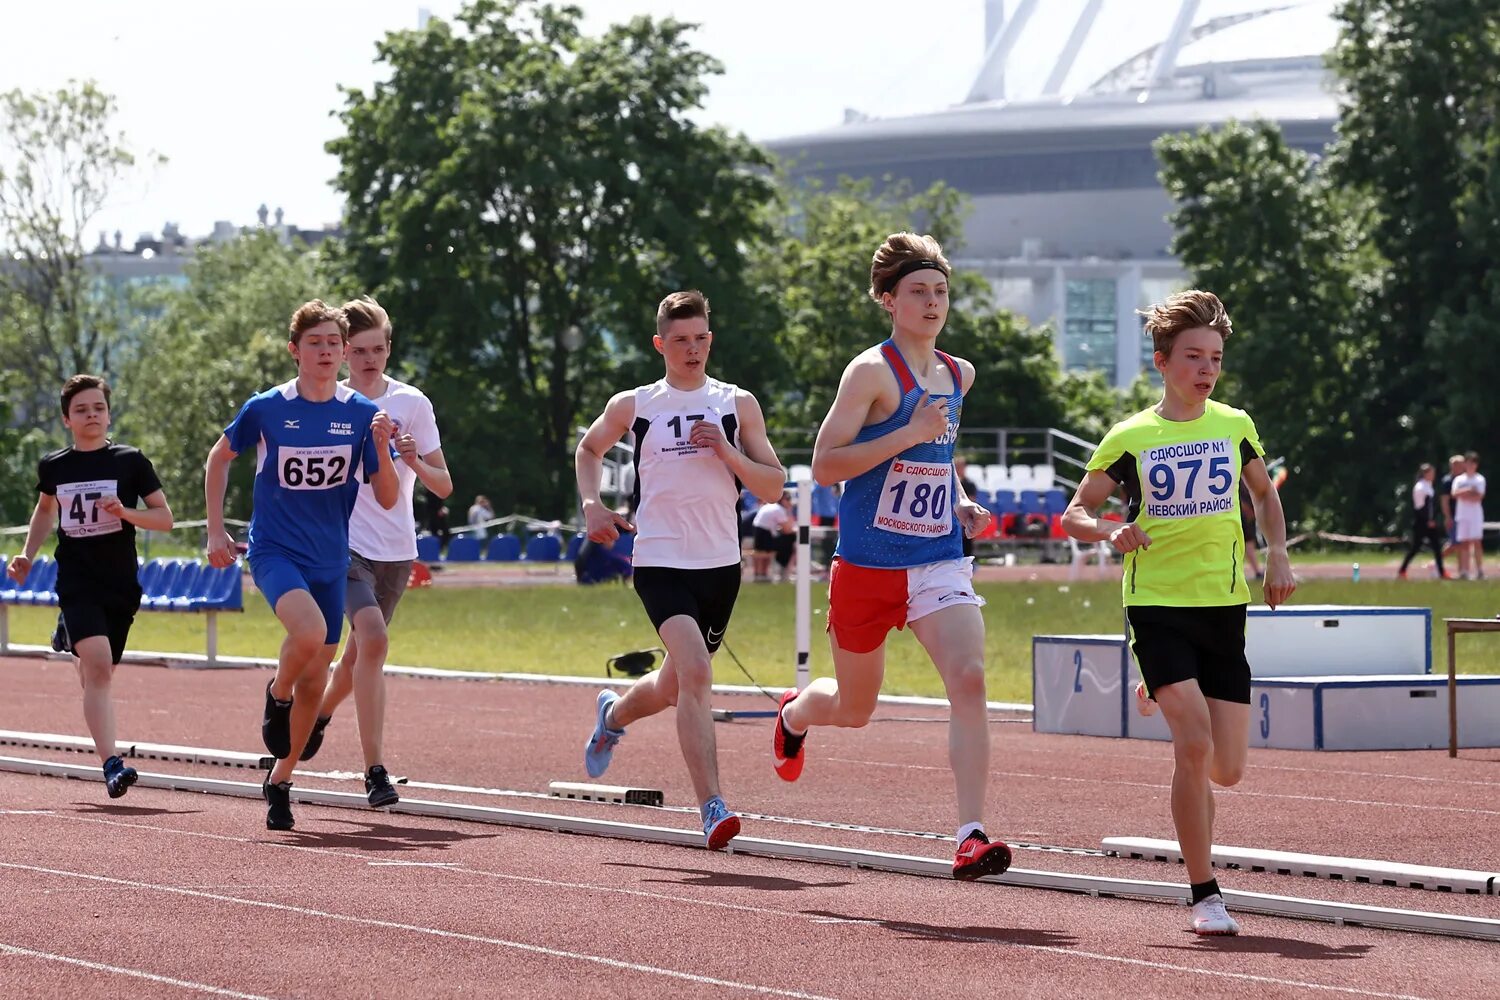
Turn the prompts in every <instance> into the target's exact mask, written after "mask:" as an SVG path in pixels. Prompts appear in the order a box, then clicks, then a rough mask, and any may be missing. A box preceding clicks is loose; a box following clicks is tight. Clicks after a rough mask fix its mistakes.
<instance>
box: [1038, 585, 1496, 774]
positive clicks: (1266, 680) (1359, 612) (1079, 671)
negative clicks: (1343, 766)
mask: <svg viewBox="0 0 1500 1000" xmlns="http://www.w3.org/2000/svg"><path fill="white" fill-rule="evenodd" d="M1430 629H1431V612H1430V611H1428V609H1426V608H1342V607H1331V606H1319V607H1312V606H1303V607H1300V608H1289V609H1284V610H1280V611H1275V612H1272V611H1271V610H1270V609H1269V608H1264V607H1252V608H1251V609H1250V610H1249V615H1248V619H1247V624H1246V643H1245V644H1246V655H1247V657H1248V658H1249V660H1250V667H1251V672H1252V681H1251V694H1250V710H1251V718H1250V745H1251V746H1256V747H1271V748H1277V749H1286V750H1418V749H1428V748H1436V747H1444V746H1446V745H1447V739H1448V715H1447V708H1448V702H1447V695H1446V686H1447V679H1446V678H1441V677H1433V676H1431V674H1430V670H1431V649H1432V643H1431V632H1430ZM1139 680H1140V673H1139V670H1138V669H1137V667H1136V664H1135V662H1134V658H1133V657H1132V656H1131V655H1130V650H1129V647H1128V644H1127V642H1126V640H1125V637H1124V636H1119V635H1049V636H1036V637H1035V638H1034V639H1033V641H1032V701H1033V704H1034V706H1035V712H1034V719H1035V721H1034V724H1033V725H1034V727H1035V729H1036V731H1037V732H1042V733H1073V734H1078V735H1086V736H1113V737H1122V736H1124V737H1132V738H1136V739H1155V740H1166V739H1170V733H1169V732H1168V729H1167V724H1166V722H1165V721H1164V720H1163V719H1162V717H1161V714H1160V713H1156V714H1154V715H1151V716H1142V715H1140V714H1139V712H1138V711H1137V710H1136V705H1135V687H1136V684H1137V682H1138V681H1139ZM1458 684H1459V691H1458V717H1459V733H1460V735H1461V738H1462V745H1463V746H1465V747H1494V746H1500V676H1466V677H1460V678H1459V679H1458Z"/></svg>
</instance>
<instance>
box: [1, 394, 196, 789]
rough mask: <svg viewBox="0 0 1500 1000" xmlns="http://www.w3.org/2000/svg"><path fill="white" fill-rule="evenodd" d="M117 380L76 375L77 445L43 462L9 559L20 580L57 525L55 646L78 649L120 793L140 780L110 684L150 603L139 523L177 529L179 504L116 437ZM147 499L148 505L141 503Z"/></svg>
mask: <svg viewBox="0 0 1500 1000" xmlns="http://www.w3.org/2000/svg"><path fill="white" fill-rule="evenodd" d="M109 396H110V389H109V383H108V382H106V381H105V380H104V379H102V378H100V377H99V376H97V375H74V376H73V377H72V378H70V379H68V380H67V381H66V382H64V383H63V387H62V418H63V426H64V427H66V428H67V429H68V430H69V431H70V432H71V433H72V435H73V444H72V446H71V447H68V448H64V449H62V450H61V451H54V452H51V453H50V454H48V455H45V456H43V458H42V460H41V462H39V463H38V464H37V473H36V480H37V485H36V491H37V500H36V509H35V510H34V511H32V514H31V527H30V530H28V531H27V532H26V545H25V548H24V549H23V550H22V553H21V554H20V555H18V556H16V557H15V558H14V559H12V560H11V561H10V568H9V572H10V577H11V579H12V580H15V581H16V582H17V583H20V582H22V581H23V580H25V579H26V574H28V573H30V572H31V562H32V560H33V559H35V558H36V553H37V549H39V548H41V545H42V539H43V538H45V537H46V536H47V534H48V532H50V531H51V530H52V525H53V522H54V520H55V521H56V522H57V552H56V556H55V558H56V559H57V584H56V590H57V599H58V607H59V609H60V610H61V614H59V615H58V617H57V631H56V632H55V633H54V634H53V636H52V648H53V649H55V650H57V651H58V652H60V653H72V654H73V666H74V667H75V668H76V669H77V670H78V682H79V683H80V684H81V685H82V686H83V718H84V721H85V722H87V723H88V727H89V735H90V736H92V737H93V738H94V750H95V751H96V752H97V753H98V754H99V758H100V759H101V760H103V761H104V784H105V787H106V788H107V789H108V791H109V797H110V798H112V799H117V798H119V797H120V796H122V795H124V794H125V792H126V791H127V790H128V789H129V788H130V786H131V785H133V784H135V780H136V773H135V768H133V767H126V766H125V761H124V760H122V759H121V758H120V756H119V755H118V753H117V749H116V747H115V706H114V701H113V699H112V698H111V696H110V683H111V681H112V680H113V679H114V674H115V667H116V666H117V665H118V664H119V662H120V657H122V656H123V655H124V654H125V641H126V639H127V638H129V636H130V625H131V623H132V622H133V621H134V620H135V613H136V611H137V610H138V609H139V608H140V606H141V585H140V583H139V582H138V581H137V579H136V563H135V558H136V557H135V529H136V528H137V527H141V528H145V529H146V530H148V531H171V530H172V510H171V508H170V507H168V506H167V498H166V496H165V494H163V493H162V490H161V481H160V480H159V479H157V478H156V469H155V468H153V467H152V465H151V462H150V460H149V459H147V458H146V456H145V455H142V454H141V453H140V452H139V451H137V450H136V449H134V448H130V447H127V446H125V445H122V444H115V443H114V442H112V441H110V440H109V437H108V434H109ZM140 500H144V501H145V504H146V506H145V508H144V509H138V508H137V507H136V502H137V501H140Z"/></svg>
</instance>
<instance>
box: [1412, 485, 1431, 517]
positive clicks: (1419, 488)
mask: <svg viewBox="0 0 1500 1000" xmlns="http://www.w3.org/2000/svg"><path fill="white" fill-rule="evenodd" d="M1432 494H1433V489H1432V484H1431V483H1429V482H1428V481H1427V480H1425V479H1418V480H1417V481H1416V482H1415V483H1413V484H1412V487H1411V506H1412V510H1417V511H1419V510H1421V509H1422V508H1424V507H1426V506H1427V502H1428V501H1429V500H1431V499H1432Z"/></svg>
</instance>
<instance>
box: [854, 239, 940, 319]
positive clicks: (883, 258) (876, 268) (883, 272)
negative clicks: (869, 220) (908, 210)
mask: <svg viewBox="0 0 1500 1000" xmlns="http://www.w3.org/2000/svg"><path fill="white" fill-rule="evenodd" d="M920 264H927V265H928V266H930V267H936V268H937V270H939V271H942V272H943V276H944V277H952V275H953V267H952V265H950V264H949V263H948V258H947V257H944V256H943V248H942V245H941V244H939V243H938V241H937V240H935V239H933V238H932V237H931V236H925V235H924V236H918V235H917V234H916V233H892V234H891V235H889V236H887V237H886V238H885V242H884V243H882V244H880V247H879V248H878V249H877V250H876V251H875V256H874V258H873V259H871V261H870V298H871V299H873V300H875V301H876V302H879V301H880V298H881V296H883V295H885V294H886V293H887V292H894V291H895V290H896V285H897V284H898V283H899V282H900V281H901V279H902V278H903V277H905V275H904V274H902V268H905V267H908V265H920ZM918 269H919V268H917V267H912V268H911V270H918ZM907 273H910V271H908V272H907Z"/></svg>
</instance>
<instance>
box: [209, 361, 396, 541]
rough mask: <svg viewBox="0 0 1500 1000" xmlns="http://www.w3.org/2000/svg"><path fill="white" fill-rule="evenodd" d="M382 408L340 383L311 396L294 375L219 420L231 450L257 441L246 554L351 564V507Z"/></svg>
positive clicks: (371, 464) (371, 461)
mask: <svg viewBox="0 0 1500 1000" xmlns="http://www.w3.org/2000/svg"><path fill="white" fill-rule="evenodd" d="M378 412H379V409H378V408H377V407H376V406H375V404H374V403H372V402H370V401H369V400H368V399H366V398H365V397H364V396H361V395H360V394H359V393H357V392H355V391H354V390H353V389H350V388H349V387H348V386H343V385H341V386H339V387H338V388H337V389H336V390H335V393H334V397H333V398H332V399H330V400H327V401H326V402H322V403H314V402H310V401H309V400H306V399H303V398H302V397H300V396H298V395H297V382H296V380H295V379H293V380H292V381H290V382H287V383H286V384H285V385H278V386H276V387H275V388H274V389H267V390H266V391H265V392H262V393H259V394H257V395H254V396H251V397H250V399H249V400H248V401H247V402H246V403H245V405H244V406H243V407H241V408H240V412H239V415H238V416H236V417H235V418H234V422H233V423H231V424H230V425H229V426H228V427H226V428H224V436H225V437H226V438H228V439H229V447H230V448H231V449H233V450H234V452H235V453H236V454H239V453H240V452H243V451H245V450H247V449H248V448H249V447H250V446H251V445H254V446H255V448H256V459H255V512H254V513H253V514H252V515H251V517H250V560H251V561H252V562H254V560H255V557H256V555H257V554H260V553H265V554H271V553H275V554H278V555H281V556H284V557H285V558H287V559H289V560H291V561H292V562H293V563H295V564H296V565H298V566H301V567H304V568H306V569H309V570H333V569H337V568H338V567H342V566H348V564H349V514H350V512H351V511H353V510H354V501H355V499H356V498H358V496H359V483H360V479H359V478H357V476H358V477H362V478H363V479H365V480H368V479H369V478H370V475H371V474H372V473H373V472H374V471H375V468H376V465H377V463H378V462H379V453H378V452H377V450H376V448H375V436H374V435H373V434H372V433H370V421H371V420H373V419H374V417H375V414H376V413H378Z"/></svg>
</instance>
